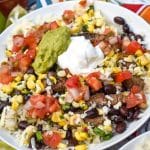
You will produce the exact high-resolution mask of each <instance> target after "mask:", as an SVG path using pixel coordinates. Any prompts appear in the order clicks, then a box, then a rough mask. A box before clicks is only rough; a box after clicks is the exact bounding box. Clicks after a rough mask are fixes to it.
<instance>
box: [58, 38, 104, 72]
mask: <svg viewBox="0 0 150 150" xmlns="http://www.w3.org/2000/svg"><path fill="white" fill-rule="evenodd" d="M103 59H104V54H103V52H102V51H101V49H100V48H99V47H98V46H97V47H93V45H92V44H91V42H90V40H87V39H85V37H84V36H78V37H73V38H71V43H70V45H69V47H68V49H67V50H66V51H65V52H64V53H63V54H61V55H60V56H59V57H58V65H59V66H60V67H61V68H63V69H65V68H68V69H69V70H70V72H71V73H72V74H87V73H90V72H93V71H94V69H95V68H96V67H97V65H98V64H99V63H100V62H101V61H102V60H103Z"/></svg>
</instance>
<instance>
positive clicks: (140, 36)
mask: <svg viewBox="0 0 150 150" xmlns="http://www.w3.org/2000/svg"><path fill="white" fill-rule="evenodd" d="M135 39H136V40H138V39H140V40H141V41H143V40H144V39H143V37H142V35H140V34H137V35H136V36H135Z"/></svg>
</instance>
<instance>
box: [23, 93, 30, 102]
mask: <svg viewBox="0 0 150 150" xmlns="http://www.w3.org/2000/svg"><path fill="white" fill-rule="evenodd" d="M30 96H31V95H29V94H27V95H24V96H23V98H24V100H25V101H28V100H29V98H30Z"/></svg>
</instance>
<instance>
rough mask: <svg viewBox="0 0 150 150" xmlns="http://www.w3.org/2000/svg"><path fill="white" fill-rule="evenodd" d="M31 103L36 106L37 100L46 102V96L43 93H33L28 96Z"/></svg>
mask: <svg viewBox="0 0 150 150" xmlns="http://www.w3.org/2000/svg"><path fill="white" fill-rule="evenodd" d="M30 102H31V104H32V105H33V106H34V107H36V104H37V102H41V103H44V104H45V103H46V96H45V95H33V96H31V97H30Z"/></svg>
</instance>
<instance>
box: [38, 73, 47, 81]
mask: <svg viewBox="0 0 150 150" xmlns="http://www.w3.org/2000/svg"><path fill="white" fill-rule="evenodd" d="M45 78H46V74H39V75H38V79H39V80H42V79H45Z"/></svg>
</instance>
